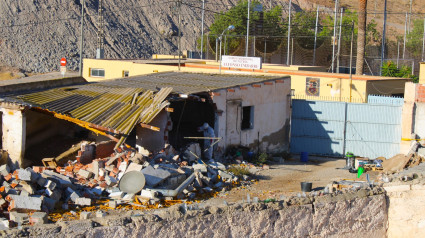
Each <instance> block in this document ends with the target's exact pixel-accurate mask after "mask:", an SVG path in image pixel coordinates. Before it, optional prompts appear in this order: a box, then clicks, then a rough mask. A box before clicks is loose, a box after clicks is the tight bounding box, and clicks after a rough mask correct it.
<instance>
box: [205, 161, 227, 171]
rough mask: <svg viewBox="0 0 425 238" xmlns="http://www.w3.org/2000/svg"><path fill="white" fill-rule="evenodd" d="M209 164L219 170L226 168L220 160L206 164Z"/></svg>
mask: <svg viewBox="0 0 425 238" xmlns="http://www.w3.org/2000/svg"><path fill="white" fill-rule="evenodd" d="M208 165H209V166H211V167H212V168H214V169H220V170H226V166H225V165H224V164H222V163H220V162H215V161H214V162H212V163H209V164H208Z"/></svg>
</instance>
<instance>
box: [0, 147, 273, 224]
mask: <svg viewBox="0 0 425 238" xmlns="http://www.w3.org/2000/svg"><path fill="white" fill-rule="evenodd" d="M113 145H114V144H113V143H112V144H111V143H109V144H106V145H105V143H103V144H101V145H96V144H94V143H80V144H78V146H79V149H78V150H76V149H75V148H72V153H75V151H77V153H76V157H75V158H76V159H74V160H69V159H67V161H66V162H64V160H61V163H56V160H55V159H54V158H49V159H46V160H44V161H43V162H44V164H45V166H33V167H32V168H31V167H28V168H25V169H23V168H20V169H16V170H14V171H12V170H11V169H10V168H9V166H7V165H2V166H0V175H1V179H2V184H1V185H2V186H1V187H0V206H1V207H2V208H3V221H4V222H3V223H4V224H6V223H7V227H15V226H19V225H28V224H43V223H47V222H48V221H49V220H50V221H58V220H69V219H88V218H90V217H103V216H105V215H107V213H108V211H109V210H114V209H150V208H158V207H161V206H169V205H173V204H176V203H179V202H182V201H186V202H188V201H195V200H197V199H203V198H208V197H211V196H216V195H217V194H218V193H219V192H226V191H229V190H230V189H231V188H232V187H235V186H238V185H242V186H243V185H247V184H249V183H252V181H251V180H250V176H251V175H252V173H251V171H252V170H253V169H255V170H257V171H258V170H261V167H256V166H254V165H253V164H250V163H247V162H245V161H243V160H242V161H240V162H241V164H239V165H232V166H226V165H224V164H222V163H220V162H217V161H209V163H204V162H203V161H202V160H201V159H200V149H199V148H200V147H199V144H190V145H189V146H188V147H187V148H185V149H184V150H183V153H178V152H177V151H176V150H174V149H173V148H172V146H171V145H167V146H166V148H164V149H163V150H162V151H160V152H159V153H156V154H152V153H144V154H140V153H138V152H137V151H134V150H132V149H124V147H120V148H118V149H116V150H115V151H114V152H113V153H109V154H108V153H105V151H113V150H111V148H113ZM191 149H193V150H194V151H195V153H191V151H190V150H191ZM105 155H106V156H105ZM68 158H69V157H68ZM58 164H59V165H58ZM60 165H62V166H60ZM263 169H269V167H267V166H265V168H263ZM6 221H8V222H6ZM5 222H6V223H5ZM4 227H5V226H4Z"/></svg>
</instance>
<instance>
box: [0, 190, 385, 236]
mask: <svg viewBox="0 0 425 238" xmlns="http://www.w3.org/2000/svg"><path fill="white" fill-rule="evenodd" d="M355 194H356V197H355V198H353V199H347V198H350V197H351V196H352V195H347V194H341V195H338V196H337V197H334V196H330V195H326V196H320V197H315V198H314V199H312V200H314V202H313V203H312V204H306V205H291V206H287V204H289V203H288V202H287V201H280V202H273V203H267V204H264V203H256V204H247V203H245V204H235V205H230V206H224V205H223V206H222V207H204V208H201V209H199V210H187V211H186V212H184V211H182V210H183V209H182V207H181V206H180V207H179V206H175V207H172V208H169V209H162V210H156V211H152V212H151V213H139V214H138V213H137V211H131V212H129V213H128V214H126V215H125V216H123V215H121V216H108V217H105V218H96V219H92V220H79V221H70V222H58V223H56V224H51V225H43V226H33V227H25V228H23V229H22V230H18V229H13V230H8V231H4V232H3V233H0V234H1V235H2V236H8V237H18V236H30V237H54V238H58V237H307V236H308V237H385V236H386V229H387V212H386V211H387V209H386V208H387V203H386V197H385V195H384V194H378V195H372V196H368V194H367V193H363V194H364V196H363V197H362V196H357V195H358V193H355ZM302 200H309V198H301V199H299V201H302ZM312 200H311V198H310V201H312Z"/></svg>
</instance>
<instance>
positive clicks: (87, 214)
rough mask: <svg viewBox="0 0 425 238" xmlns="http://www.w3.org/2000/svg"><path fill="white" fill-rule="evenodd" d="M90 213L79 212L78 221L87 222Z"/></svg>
mask: <svg viewBox="0 0 425 238" xmlns="http://www.w3.org/2000/svg"><path fill="white" fill-rule="evenodd" d="M90 215H91V212H81V213H80V219H82V220H87V219H89V218H90Z"/></svg>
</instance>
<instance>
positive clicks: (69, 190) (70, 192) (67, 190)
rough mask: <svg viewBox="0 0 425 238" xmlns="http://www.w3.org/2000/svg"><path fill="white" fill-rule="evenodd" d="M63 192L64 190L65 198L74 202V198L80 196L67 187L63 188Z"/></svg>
mask: <svg viewBox="0 0 425 238" xmlns="http://www.w3.org/2000/svg"><path fill="white" fill-rule="evenodd" d="M65 192H66V194H67V196H68V198H67V200H71V201H73V202H75V201H76V199H77V198H79V197H80V195H78V193H76V192H75V191H74V190H72V189H71V188H67V189H66V190H65Z"/></svg>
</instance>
